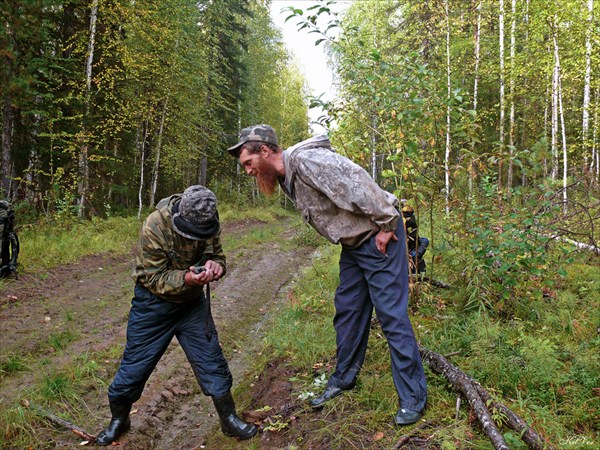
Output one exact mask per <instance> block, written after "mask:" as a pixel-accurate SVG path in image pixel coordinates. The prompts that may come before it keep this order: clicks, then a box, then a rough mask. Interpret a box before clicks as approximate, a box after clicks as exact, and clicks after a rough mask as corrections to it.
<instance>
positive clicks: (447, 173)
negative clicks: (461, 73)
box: [444, 0, 452, 216]
mask: <svg viewBox="0 0 600 450" xmlns="http://www.w3.org/2000/svg"><path fill="white" fill-rule="evenodd" d="M444 6H445V9H446V76H447V78H446V87H447V92H448V106H447V108H446V153H445V156H444V179H445V186H446V216H448V215H450V124H451V118H450V113H451V111H452V108H451V106H450V96H451V95H452V82H451V79H450V75H451V68H450V11H449V7H448V0H445V1H444Z"/></svg>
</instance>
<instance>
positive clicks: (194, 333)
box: [108, 285, 232, 403]
mask: <svg viewBox="0 0 600 450" xmlns="http://www.w3.org/2000/svg"><path fill="white" fill-rule="evenodd" d="M134 294H135V295H134V297H133V299H132V301H131V310H130V311H129V321H128V323H127V344H126V346H125V352H124V353H123V359H122V360H121V365H120V367H119V370H118V371H117V374H116V375H115V379H114V380H113V382H112V383H111V385H110V387H109V388H108V398H109V399H110V400H111V401H114V402H121V403H134V402H135V401H137V400H138V399H139V398H140V396H141V395H142V391H143V390H144V386H145V385H146V382H147V381H148V378H149V377H150V374H151V373H152V371H153V370H154V368H155V367H156V364H158V361H159V360H160V358H161V357H162V355H163V354H164V352H165V350H166V349H167V347H168V346H169V343H170V342H171V340H172V339H173V337H174V336H176V337H177V340H178V341H179V344H180V345H181V348H182V349H183V351H184V352H185V355H186V356H187V359H188V361H189V362H190V364H191V366H192V369H193V370H194V374H195V375H196V379H197V380H198V383H199V384H200V388H201V389H202V392H203V393H204V394H205V395H209V396H213V397H220V396H222V395H224V394H226V393H227V392H228V391H229V390H230V389H231V385H232V376H231V372H230V371H229V365H228V364H227V360H226V359H225V357H224V356H223V351H222V350H221V346H220V345H219V339H218V336H217V332H216V330H209V331H212V338H211V339H210V340H209V339H208V338H207V333H206V331H207V330H206V327H207V326H211V327H213V328H214V325H213V322H212V320H208V321H207V320H205V319H206V314H207V309H208V308H207V306H208V305H207V302H206V300H205V298H204V297H202V298H198V299H197V300H193V301H189V302H187V303H184V304H174V303H168V302H166V301H164V300H161V299H160V298H158V297H156V296H155V295H154V294H152V293H151V292H150V291H148V290H147V289H146V288H144V287H142V286H140V285H136V286H135V290H134Z"/></svg>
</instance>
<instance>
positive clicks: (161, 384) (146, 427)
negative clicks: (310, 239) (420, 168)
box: [0, 222, 313, 449]
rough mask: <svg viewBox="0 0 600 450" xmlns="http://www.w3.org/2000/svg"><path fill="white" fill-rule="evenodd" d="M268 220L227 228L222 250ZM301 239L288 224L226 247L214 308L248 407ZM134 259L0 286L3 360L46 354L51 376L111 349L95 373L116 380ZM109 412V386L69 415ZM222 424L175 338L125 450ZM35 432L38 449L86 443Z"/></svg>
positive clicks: (16, 393) (87, 423) (8, 393)
mask: <svg viewBox="0 0 600 450" xmlns="http://www.w3.org/2000/svg"><path fill="white" fill-rule="evenodd" d="M267 226H269V225H266V224H259V223H240V222H237V223H232V224H229V225H227V226H226V227H225V229H224V233H223V238H224V241H225V247H226V248H227V239H233V238H235V239H236V240H240V239H241V240H243V239H244V236H245V235H246V234H247V233H248V232H249V230H250V229H251V228H256V227H267ZM294 235H295V231H294V229H293V228H292V227H290V226H288V227H287V228H286V229H285V231H283V232H282V233H281V234H279V235H278V240H277V241H271V242H269V243H268V244H263V245H258V246H252V247H251V248H249V247H243V248H239V249H237V250H234V251H230V252H228V253H227V258H228V269H229V270H228V275H227V276H226V277H225V278H224V279H223V280H221V281H219V282H217V283H213V285H212V311H213V315H214V318H215V322H216V324H217V329H218V330H219V338H220V340H221V344H222V346H223V349H224V351H225V355H226V357H227V359H228V360H229V363H230V368H231V371H232V373H233V377H234V392H236V398H237V399H238V403H239V404H240V405H241V406H244V403H245V402H247V401H249V397H248V395H246V393H245V392H244V389H240V388H239V386H243V385H244V383H243V380H244V379H245V378H246V377H248V376H253V375H251V374H250V371H251V369H252V367H253V366H252V364H253V362H254V360H255V356H256V353H257V352H259V351H260V349H261V346H262V339H261V338H262V333H263V327H264V324H265V323H266V319H267V318H268V316H269V314H270V313H271V312H272V311H273V310H274V308H276V307H277V306H278V305H280V304H281V301H282V299H283V296H282V295H281V290H282V288H284V287H285V286H286V285H287V283H288V282H289V281H290V279H291V278H292V277H293V275H294V274H297V273H298V272H299V270H300V269H301V268H302V267H303V266H305V265H307V264H308V263H309V260H310V257H309V255H310V253H311V252H312V251H313V249H312V248H299V247H297V246H296V245H293V244H290V242H291V241H292V240H293V238H294ZM132 255H133V252H132V254H130V255H126V256H119V257H115V256H110V255H96V256H89V257H86V258H84V259H83V260H82V261H80V262H79V263H77V264H73V265H69V266H68V267H63V268H58V269H54V270H51V271H49V272H48V273H47V274H22V275H21V277H20V279H19V280H18V281H17V282H9V283H6V284H5V285H4V286H3V288H2V292H0V337H1V341H0V357H1V358H2V360H5V359H6V358H7V357H9V356H11V355H19V356H21V357H25V358H27V360H28V361H34V360H38V361H40V360H43V361H44V364H43V370H44V371H47V373H54V372H59V371H61V370H63V369H64V368H65V367H67V365H70V364H71V365H72V364H77V363H78V361H81V358H86V357H89V358H91V357H94V355H104V356H105V359H104V360H103V361H97V363H98V366H99V368H98V371H97V373H96V374H95V376H97V377H98V378H100V379H102V380H103V381H104V382H105V383H110V381H111V380H112V377H113V376H114V373H115V371H116V368H117V366H118V363H119V360H120V354H121V351H122V348H123V347H124V344H125V328H126V321H127V312H128V310H129V302H130V299H131V294H132V288H133V285H132V281H131V279H130V271H131V263H132ZM86 355H89V356H86ZM106 355H109V356H108V357H106ZM36 367H37V366H36ZM30 369H33V368H30ZM35 370H38V369H34V370H26V371H22V372H18V373H16V374H13V375H9V376H3V378H2V379H0V382H1V383H2V385H1V387H0V408H2V409H6V408H9V407H11V406H13V405H14V404H15V403H16V402H18V401H19V400H20V399H22V398H23V397H24V396H26V392H27V389H28V388H29V387H30V386H31V384H32V383H33V381H34V379H35V376H36V375H35V373H33V372H35ZM240 409H241V408H240ZM109 417H110V413H109V410H108V400H107V398H106V389H105V388H104V389H103V388H98V387H97V386H96V387H93V388H90V390H89V392H88V393H86V394H84V395H83V396H82V397H81V408H76V410H75V411H72V416H71V419H72V420H73V421H77V422H78V425H80V426H82V427H83V428H84V429H86V430H88V431H89V432H90V433H92V434H96V433H97V432H98V431H99V430H100V429H101V428H102V427H103V426H104V425H105V424H106V423H107V421H108V420H109ZM216 430H218V424H217V419H216V417H215V415H214V408H213V406H212V402H210V400H209V399H208V398H206V397H204V396H203V395H202V394H201V392H200V389H199V387H198V385H197V383H196V380H195V378H194V376H193V374H192V370H191V368H190V367H189V364H188V362H187V360H186V359H185V355H184V354H183V351H182V350H181V349H180V348H179V345H178V344H177V341H176V340H174V341H173V342H172V344H171V345H170V347H169V349H168V350H167V352H166V354H165V355H164V356H163V358H162V359H161V361H160V363H159V365H158V366H157V368H156V370H155V372H154V373H153V374H152V376H151V377H150V380H149V381H148V384H147V385H146V388H145V390H144V393H143V396H142V398H141V399H140V400H139V401H138V402H137V403H136V404H135V405H134V413H133V414H132V430H131V431H130V432H129V433H127V434H126V435H125V436H124V437H123V438H122V439H121V440H120V444H121V445H120V448H123V449H192V448H201V447H200V446H201V445H203V443H205V442H206V440H207V438H208V437H209V436H210V435H211V433H214V432H215V431H216ZM38 436H39V442H40V447H44V448H48V447H57V448H76V447H77V448H80V447H79V443H80V439H79V438H77V437H76V436H74V435H71V434H69V433H68V432H65V431H62V430H57V429H54V428H52V427H49V426H46V425H45V424H44V423H43V422H42V423H40V428H39V434H38Z"/></svg>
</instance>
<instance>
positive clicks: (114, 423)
mask: <svg viewBox="0 0 600 450" xmlns="http://www.w3.org/2000/svg"><path fill="white" fill-rule="evenodd" d="M110 412H111V414H112V419H111V420H110V423H109V424H108V426H107V427H106V428H105V429H104V430H102V431H101V432H100V433H99V434H98V437H97V438H96V444H98V445H110V444H112V443H113V442H114V441H116V440H117V438H118V437H119V436H121V435H122V434H123V433H125V432H126V431H127V430H129V427H130V426H131V421H130V420H129V413H130V412H131V404H130V403H118V402H110Z"/></svg>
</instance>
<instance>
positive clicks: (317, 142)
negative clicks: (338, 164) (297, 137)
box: [287, 134, 335, 152]
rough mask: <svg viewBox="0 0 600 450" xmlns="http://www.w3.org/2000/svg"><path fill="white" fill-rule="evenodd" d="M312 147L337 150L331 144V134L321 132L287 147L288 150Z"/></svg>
mask: <svg viewBox="0 0 600 450" xmlns="http://www.w3.org/2000/svg"><path fill="white" fill-rule="evenodd" d="M311 148H322V149H327V150H331V151H332V152H334V151H335V150H334V149H333V147H332V146H331V142H330V141H329V136H327V135H326V134H320V135H319V136H314V137H311V138H309V139H306V140H304V141H302V142H298V143H297V144H296V145H294V146H292V147H290V148H288V149H287V151H288V152H293V151H296V150H298V151H301V150H309V149H311Z"/></svg>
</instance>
